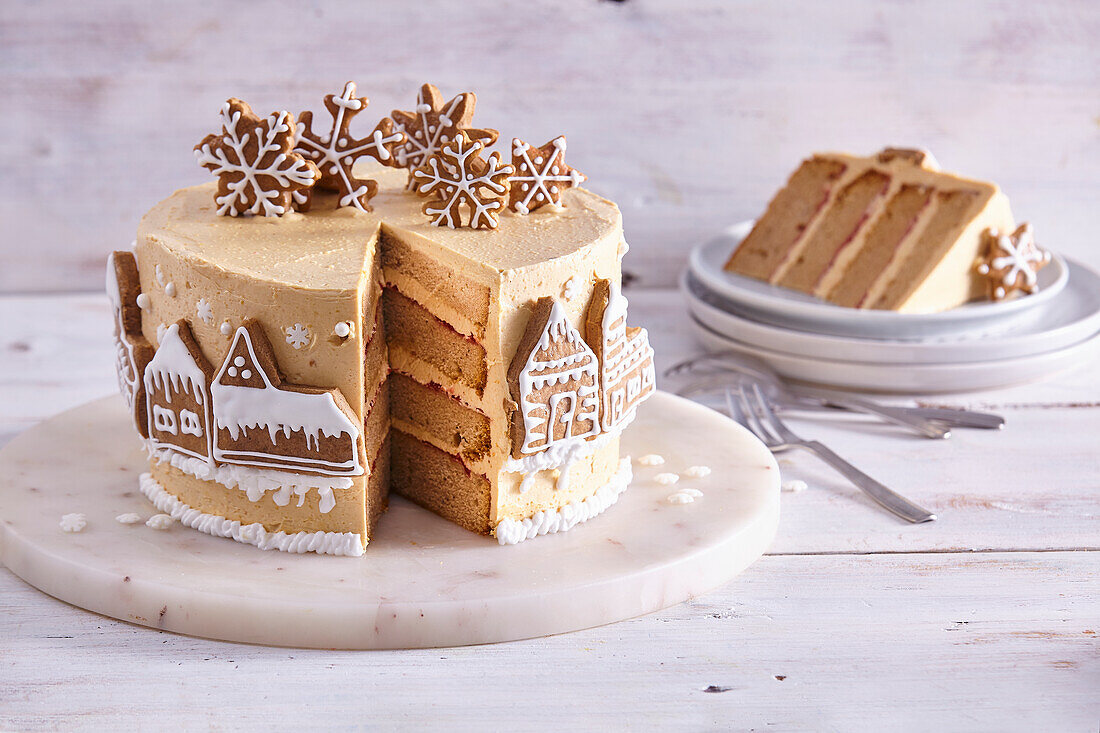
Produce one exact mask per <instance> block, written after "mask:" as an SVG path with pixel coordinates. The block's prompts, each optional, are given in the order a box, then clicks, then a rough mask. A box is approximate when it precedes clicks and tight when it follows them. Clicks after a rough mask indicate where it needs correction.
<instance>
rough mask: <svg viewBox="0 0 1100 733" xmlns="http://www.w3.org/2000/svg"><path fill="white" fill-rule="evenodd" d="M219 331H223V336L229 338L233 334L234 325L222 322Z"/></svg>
mask: <svg viewBox="0 0 1100 733" xmlns="http://www.w3.org/2000/svg"><path fill="white" fill-rule="evenodd" d="M218 330H219V331H221V334H222V336H228V335H229V334H231V333H233V325H232V324H231V323H230V322H229V321H222V325H220V326H219V327H218Z"/></svg>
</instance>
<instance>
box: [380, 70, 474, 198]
mask: <svg viewBox="0 0 1100 733" xmlns="http://www.w3.org/2000/svg"><path fill="white" fill-rule="evenodd" d="M462 98H463V95H461V94H460V95H458V96H457V97H454V98H453V99H452V100H451V101H450V102H447V104H446V105H445V106H444V107H443V109H442V110H441V111H440V113H439V121H440V124H438V125H432V124H429V122H428V118H427V114H428V113H429V112H431V111H432V106H431V105H430V104H428V103H427V102H426V101H425V99H424V89H423V88H421V89H420V90H419V91H418V92H417V93H416V114H418V115H420V124H419V125H416V126H415V127H414V128H413V129H408V128H406V127H405V125H404V124H403V123H401V122H400V121H398V120H394V126H393V129H394V131H395V132H403V133H405V142H403V143H401V145H400V146H398V148H397V151H396V155H395V156H394V157H395V158H396V160H397V164H398V165H399V166H401V167H402V168H409V169H416V168H419V167H420V166H422V165H424V164H425V163H426V162H428V159H429V158H431V157H432V156H433V155H435V154H436V153H438V152H439V149H440V147H441V146H442V144H443V143H446V142H449V140H448V139H447V136H446V135H445V134H444V132H445V131H446V130H447V128H449V127H450V126H451V121H452V120H454V119H455V111H456V109H457V108H458V106H459V104H460V103H461V102H462ZM414 185H415V184H414V182H413V180H411V179H410V181H409V190H412V189H413V187H414Z"/></svg>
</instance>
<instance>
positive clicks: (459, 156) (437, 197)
mask: <svg viewBox="0 0 1100 733" xmlns="http://www.w3.org/2000/svg"><path fill="white" fill-rule="evenodd" d="M483 148H484V145H483V144H482V143H481V142H475V141H472V140H471V139H470V137H469V136H468V135H467V134H466V133H465V132H463V131H459V132H458V133H457V135H456V136H455V138H454V139H453V140H452V141H451V142H450V143H448V144H446V145H444V146H443V148H442V149H441V150H440V151H439V152H438V153H436V154H435V155H433V156H432V157H431V158H429V159H428V161H427V162H426V163H425V164H424V165H423V166H421V167H420V168H417V169H416V170H415V171H413V178H414V179H415V180H416V187H415V191H416V192H417V193H418V194H419V195H421V196H425V197H430V198H431V200H430V201H428V203H426V204H424V207H423V211H424V213H425V214H426V215H428V216H430V217H432V224H433V225H435V226H437V227H438V226H446V227H449V228H451V229H454V228H455V227H459V226H468V227H470V228H472V229H496V227H497V223H498V217H499V216H500V211H501V210H502V209H503V208H504V199H505V197H506V196H507V195H508V176H509V175H510V174H511V173H512V172H513V170H514V169H513V168H512V166H510V165H506V164H504V163H502V162H501V159H500V154H499V153H493V154H492V155H490V156H489V158H488V160H486V159H484V158H482V157H481V150H482V149H483ZM463 210H465V212H466V218H465V220H464V219H463Z"/></svg>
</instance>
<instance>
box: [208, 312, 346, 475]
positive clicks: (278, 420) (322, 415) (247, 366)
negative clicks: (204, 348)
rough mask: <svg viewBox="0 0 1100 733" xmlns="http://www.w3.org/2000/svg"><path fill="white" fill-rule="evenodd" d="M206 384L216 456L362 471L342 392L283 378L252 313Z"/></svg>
mask: <svg viewBox="0 0 1100 733" xmlns="http://www.w3.org/2000/svg"><path fill="white" fill-rule="evenodd" d="M210 391H211V394H212V396H213V398H214V423H215V431H214V459H215V460H217V461H226V462H235V463H241V464H244V465H248V466H263V467H268V468H277V469H283V470H289V469H293V470H297V471H300V472H302V473H318V474H327V475H341V474H347V475H354V474H360V473H362V472H363V462H362V458H361V455H360V454H361V452H362V448H361V444H360V443H361V441H360V440H359V438H360V432H361V431H360V429H359V425H358V424H357V423H358V421H357V420H356V419H355V415H354V413H353V412H352V410H351V408H350V407H349V406H348V404H347V401H346V400H345V399H344V397H343V395H341V394H340V391H339V390H336V389H317V388H313V387H303V386H299V385H284V384H283V382H282V377H281V376H280V375H279V370H278V367H277V365H276V362H275V353H274V351H273V350H272V348H271V343H270V342H269V341H268V340H267V336H266V335H265V334H264V330H263V326H261V325H260V324H259V323H258V322H257V321H254V320H249V321H246V322H245V323H244V324H243V325H242V326H241V327H240V328H238V329H237V332H236V334H235V335H234V336H233V341H232V343H231V344H230V346H229V352H228V353H227V354H226V356H225V361H224V362H223V363H222V366H221V369H219V370H218V373H217V375H216V376H215V377H214V380H213V385H212V386H211V388H210Z"/></svg>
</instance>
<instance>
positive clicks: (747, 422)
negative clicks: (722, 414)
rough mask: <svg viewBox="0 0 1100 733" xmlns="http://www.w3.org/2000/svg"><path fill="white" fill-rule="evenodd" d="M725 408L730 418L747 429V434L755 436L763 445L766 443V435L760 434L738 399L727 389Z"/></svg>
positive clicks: (767, 439)
mask: <svg viewBox="0 0 1100 733" xmlns="http://www.w3.org/2000/svg"><path fill="white" fill-rule="evenodd" d="M726 408H727V409H728V410H729V413H730V417H732V418H733V419H734V420H736V421H737V422H739V423H741V424H742V425H744V426H745V427H746V428H748V430H749V432H750V433H752V434H753V435H755V436H756V437H757V438H758V439H759V440H760V441H761V442H763V443H764V444H767V443H768V441H769V438H768V435H767V434H766V433H762V432H760V429H759V427H758V426H757V424H756V423H755V421H753V420H752V419H751V418H750V417H749V414H748V413H747V411H746V410H745V408H744V406H743V405H742V404H741V400H740V398H739V397H738V396H737V395H736V394H735V393H734V391H733V390H732V389H729V388H726Z"/></svg>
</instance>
